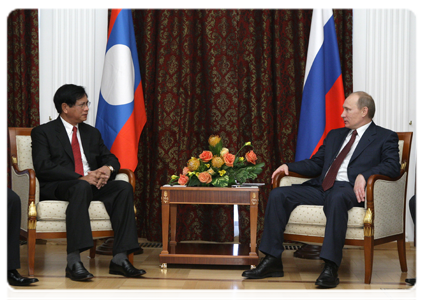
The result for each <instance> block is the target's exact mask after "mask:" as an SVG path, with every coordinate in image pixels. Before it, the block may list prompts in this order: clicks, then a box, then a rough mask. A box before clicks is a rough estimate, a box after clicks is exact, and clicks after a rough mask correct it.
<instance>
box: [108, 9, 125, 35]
mask: <svg viewBox="0 0 423 300" xmlns="http://www.w3.org/2000/svg"><path fill="white" fill-rule="evenodd" d="M121 10H122V9H112V12H111V14H110V23H109V33H108V34H107V40H109V36H110V33H111V32H112V29H113V26H114V25H115V21H116V18H117V16H118V15H119V13H120V11H121Z"/></svg>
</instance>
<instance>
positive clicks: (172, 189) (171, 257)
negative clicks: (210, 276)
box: [159, 186, 259, 268]
mask: <svg viewBox="0 0 423 300" xmlns="http://www.w3.org/2000/svg"><path fill="white" fill-rule="evenodd" d="M160 189H161V194H162V197H161V200H162V236H163V250H162V252H161V253H160V256H159V259H160V263H161V264H162V265H161V267H162V268H167V264H168V263H169V264H211V265H251V266H252V267H254V266H255V265H257V264H258V260H259V257H258V254H257V250H256V247H257V244H256V243H257V212H258V201H259V189H258V188H257V187H248V188H217V187H181V186H162V187H161V188H160ZM178 204H208V205H210V204H214V205H249V206H250V233H251V234H250V245H243V244H214V243H213V244H209V243H207V244H205V243H201V244H199V243H179V244H178V243H177V242H176V215H177V205H178ZM169 216H170V243H168V240H169ZM169 246H170V249H169Z"/></svg>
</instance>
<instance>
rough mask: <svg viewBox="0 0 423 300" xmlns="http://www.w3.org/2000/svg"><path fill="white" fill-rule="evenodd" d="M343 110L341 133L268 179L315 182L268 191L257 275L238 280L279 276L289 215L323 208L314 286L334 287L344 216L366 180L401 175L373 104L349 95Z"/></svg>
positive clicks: (394, 141)
mask: <svg viewBox="0 0 423 300" xmlns="http://www.w3.org/2000/svg"><path fill="white" fill-rule="evenodd" d="M343 108H344V110H343V113H342V115H341V117H342V118H343V119H344V123H345V127H344V128H339V129H334V130H331V131H330V132H329V133H328V135H327V137H326V138H325V140H324V142H323V145H322V146H320V148H319V150H318V151H317V153H316V154H315V155H313V156H312V157H311V158H310V159H305V160H302V161H299V162H294V163H287V164H283V165H282V166H280V167H279V168H278V169H276V171H275V172H274V173H273V175H272V180H273V178H274V177H275V176H276V174H278V173H279V172H284V173H285V174H286V175H289V171H293V172H296V173H299V174H302V175H305V176H307V177H315V178H314V179H311V180H309V181H307V182H305V183H303V184H302V185H294V186H291V187H279V188H276V189H273V190H272V191H271V193H270V195H269V199H268V203H267V207H266V215H265V221H264V232H263V236H262V238H261V243H260V251H262V252H263V253H264V254H266V256H265V258H264V259H263V260H262V261H261V262H260V264H259V265H258V266H257V268H256V269H254V270H249V271H245V272H244V273H243V274H242V276H244V277H247V278H255V279H258V278H265V277H281V276H283V275H284V273H283V265H282V260H281V255H282V251H283V241H284V239H283V233H284V231H285V226H286V224H287V223H288V220H289V216H290V214H291V212H292V211H293V210H294V209H295V207H297V206H298V205H303V204H305V205H323V210H324V213H325V215H326V220H327V221H326V227H325V238H324V241H323V245H322V249H321V252H320V258H322V259H323V260H324V261H325V266H324V269H323V272H322V273H321V274H320V276H319V277H318V278H317V280H316V285H318V286H321V287H336V286H337V285H338V284H339V279H338V268H339V265H340V264H341V260H342V249H343V247H344V243H345V234H346V230H347V222H348V210H350V209H351V208H353V207H355V206H359V207H364V201H365V187H366V183H367V179H368V178H369V177H370V176H371V175H373V174H382V175H386V176H389V177H397V176H399V174H400V164H399V150H398V135H397V134H396V133H395V132H393V131H390V130H387V129H384V128H382V127H379V126H377V125H376V124H374V123H373V122H372V119H373V116H374V113H375V104H374V101H373V98H372V97H371V96H370V95H368V94H367V93H364V92H356V93H352V94H351V95H349V96H348V97H347V99H345V102H344V105H343ZM344 149H345V150H344ZM336 158H338V159H336ZM331 179H332V180H331Z"/></svg>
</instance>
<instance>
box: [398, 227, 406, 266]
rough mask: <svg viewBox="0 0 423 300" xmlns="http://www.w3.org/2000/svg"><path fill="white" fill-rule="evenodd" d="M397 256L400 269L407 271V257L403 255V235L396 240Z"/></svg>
mask: <svg viewBox="0 0 423 300" xmlns="http://www.w3.org/2000/svg"><path fill="white" fill-rule="evenodd" d="M397 248H398V257H399V261H400V266H401V271H402V272H407V259H406V256H405V237H404V235H403V236H402V237H401V238H400V239H398V240H397Z"/></svg>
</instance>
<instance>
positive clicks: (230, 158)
mask: <svg viewBox="0 0 423 300" xmlns="http://www.w3.org/2000/svg"><path fill="white" fill-rule="evenodd" d="M223 160H224V161H225V165H227V166H228V167H233V166H234V161H235V155H233V154H230V153H226V154H225V155H224V156H223Z"/></svg>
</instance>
